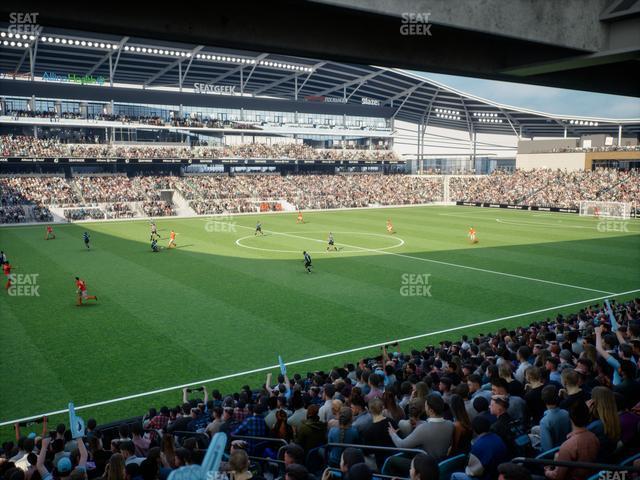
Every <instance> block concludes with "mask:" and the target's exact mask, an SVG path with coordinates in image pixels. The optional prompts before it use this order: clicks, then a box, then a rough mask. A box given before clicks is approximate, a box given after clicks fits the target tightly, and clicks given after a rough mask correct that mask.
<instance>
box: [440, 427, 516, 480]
mask: <svg viewBox="0 0 640 480" xmlns="http://www.w3.org/2000/svg"><path fill="white" fill-rule="evenodd" d="M472 425H473V433H474V434H475V435H476V440H475V442H474V443H473V445H472V447H471V453H470V454H469V461H468V463H467V466H466V467H465V471H464V473H454V474H453V475H452V476H451V480H469V479H482V480H490V479H493V478H495V477H496V473H497V468H498V465H500V463H502V462H504V461H505V460H507V458H508V457H507V454H508V449H507V446H506V445H505V443H504V441H503V440H502V438H501V437H500V436H499V435H497V434H495V433H493V432H491V430H490V429H491V424H490V423H489V420H487V419H486V418H484V417H481V416H478V417H476V418H474V419H473V422H472Z"/></svg>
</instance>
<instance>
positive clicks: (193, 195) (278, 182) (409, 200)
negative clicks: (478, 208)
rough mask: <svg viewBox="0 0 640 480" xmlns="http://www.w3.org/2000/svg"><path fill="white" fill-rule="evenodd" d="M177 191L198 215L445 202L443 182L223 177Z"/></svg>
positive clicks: (194, 181)
mask: <svg viewBox="0 0 640 480" xmlns="http://www.w3.org/2000/svg"><path fill="white" fill-rule="evenodd" d="M176 187H177V188H178V190H180V192H181V193H182V195H183V196H184V197H185V198H186V199H189V200H195V201H194V202H191V206H192V207H193V208H194V209H195V210H196V211H203V210H218V209H220V208H221V207H222V206H223V205H225V206H226V207H227V208H228V210H227V211H230V212H234V211H243V209H244V208H246V207H248V205H247V204H246V203H247V200H249V199H253V200H254V201H260V200H278V199H283V200H285V201H286V202H288V203H290V204H292V205H294V206H296V207H297V208H298V209H301V210H308V209H321V208H354V207H367V206H371V205H414V204H419V203H429V202H434V201H440V200H442V195H443V192H442V181H441V180H439V179H433V178H429V177H414V176H408V175H406V176H405V175H288V176H281V175H244V176H234V177H228V176H222V175H217V176H198V177H185V179H184V181H183V182H181V183H178V184H176ZM236 202H241V203H242V205H237V206H236V205H235V203H236ZM254 211H255V207H254ZM206 213H211V212H209V211H207V212H206Z"/></svg>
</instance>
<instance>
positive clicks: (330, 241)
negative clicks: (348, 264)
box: [327, 232, 338, 252]
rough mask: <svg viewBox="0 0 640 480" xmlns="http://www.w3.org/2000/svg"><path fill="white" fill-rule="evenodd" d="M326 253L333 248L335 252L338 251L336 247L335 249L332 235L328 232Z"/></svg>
mask: <svg viewBox="0 0 640 480" xmlns="http://www.w3.org/2000/svg"><path fill="white" fill-rule="evenodd" d="M327 243H328V245H327V252H328V251H329V249H330V248H333V250H335V251H336V252H337V251H338V247H336V245H335V242H334V240H333V233H331V232H329V238H328V239H327Z"/></svg>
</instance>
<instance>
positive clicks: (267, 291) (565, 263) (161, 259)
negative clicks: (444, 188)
mask: <svg viewBox="0 0 640 480" xmlns="http://www.w3.org/2000/svg"><path fill="white" fill-rule="evenodd" d="M456 211H458V209H451V208H432V207H429V208H404V209H380V210H364V211H342V212H316V213H312V214H307V213H305V219H308V222H309V223H307V224H306V225H296V224H295V216H294V215H293V214H287V215H268V216H267V215H264V216H263V215H261V216H259V217H258V218H260V219H261V220H262V222H263V225H264V228H265V229H267V230H268V229H273V230H276V231H284V232H287V231H289V232H291V231H294V232H295V231H300V235H301V236H305V237H306V236H308V237H309V238H312V239H313V240H321V241H320V242H315V241H313V242H310V243H312V244H317V245H316V246H315V247H314V248H318V247H319V248H321V249H324V248H325V246H326V243H325V241H326V234H328V232H329V231H334V232H339V231H344V232H350V231H362V232H366V233H375V234H378V233H382V234H384V233H385V231H384V225H385V221H386V218H387V217H391V218H392V220H393V222H394V225H395V226H396V230H398V236H400V237H401V238H402V239H403V240H405V242H406V244H405V245H404V246H402V247H400V248H398V249H394V250H392V251H393V252H400V253H404V252H406V253H408V254H410V255H416V256H418V255H424V256H425V257H429V258H438V257H442V258H445V259H446V260H445V261H451V262H452V263H461V264H470V265H474V264H475V265H485V262H486V264H488V265H489V266H488V267H487V268H489V269H492V270H504V271H509V272H511V271H513V272H515V273H516V274H521V275H527V276H529V275H532V274H531V271H533V270H535V272H536V274H538V273H539V275H540V277H541V278H551V279H553V280H558V281H562V282H566V283H573V282H576V281H577V280H581V279H583V278H585V279H587V278H588V281H589V284H588V285H587V286H589V287H594V284H595V283H597V282H598V285H599V286H600V285H604V284H607V285H606V287H607V288H605V289H606V290H611V291H622V290H623V288H614V287H615V285H624V286H626V285H629V288H626V289H631V288H632V287H634V286H637V283H639V282H638V272H637V270H634V269H633V262H632V261H633V259H637V258H638V253H637V252H638V250H639V248H638V247H639V246H640V242H639V241H638V239H639V237H638V235H616V234H608V235H603V234H601V233H599V232H597V231H595V230H594V231H592V230H587V229H573V230H571V229H565V230H566V231H564V232H559V233H557V234H554V235H557V238H556V237H554V241H553V242H549V241H548V240H549V239H548V238H542V237H543V236H542V235H540V232H539V231H540V230H541V229H539V228H538V230H535V231H534V229H533V228H531V229H530V230H531V232H530V235H527V234H526V231H527V228H526V227H525V228H524V229H523V231H522V234H518V235H517V237H516V238H515V239H513V238H510V235H511V233H510V232H511V231H512V230H513V228H512V226H508V225H505V224H500V223H497V222H495V216H494V218H493V219H492V220H491V222H492V223H489V222H487V225H486V226H483V227H482V229H480V227H477V228H478V230H479V234H480V239H481V243H480V244H478V245H475V246H473V247H471V246H469V245H468V243H467V241H466V230H467V228H468V225H469V224H470V222H469V221H468V220H466V219H465V220H463V221H458V220H456V219H455V218H452V220H453V221H448V220H447V221H442V219H445V218H449V217H443V216H439V215H438V214H439V213H443V212H456ZM464 211H465V213H467V212H468V211H469V210H467V209H464ZM475 211H477V212H478V217H481V216H482V215H485V216H486V214H484V213H483V214H481V213H480V212H482V210H479V209H478V210H475ZM491 213H492V215H493V214H494V213H495V212H491ZM500 213H501V214H502V213H503V212H500ZM522 213H524V214H526V215H530V214H529V213H528V212H504V214H502V215H500V218H521V217H519V216H518V215H520V214H522ZM483 218H484V217H483ZM562 218H564V217H562ZM233 220H234V221H237V222H238V224H239V225H240V224H242V225H245V226H247V227H249V228H248V229H238V230H237V231H236V232H214V233H209V232H207V231H206V230H205V228H204V227H205V224H206V221H204V220H203V219H200V218H198V219H157V223H158V225H159V227H160V229H161V233H162V235H163V237H164V238H163V239H162V241H161V244H163V245H166V240H167V239H166V237H167V236H168V232H169V229H171V228H174V229H175V230H176V231H177V232H178V233H179V235H178V239H177V240H178V245H179V247H180V248H178V249H176V250H172V251H171V252H166V251H165V252H162V253H160V254H152V253H151V252H150V248H149V242H148V235H149V226H148V222H145V221H141V222H113V223H111V222H107V223H91V224H84V225H62V226H57V227H54V228H55V230H56V233H57V235H58V239H57V240H54V241H50V242H45V241H44V240H43V237H44V228H40V227H39V228H35V229H34V228H28V227H27V228H9V229H6V230H5V229H0V246H1V247H2V248H3V249H4V250H6V251H7V253H8V255H9V258H10V259H11V260H12V261H13V262H14V264H16V265H17V266H19V268H25V269H26V270H29V271H38V272H41V283H42V285H41V288H44V289H45V290H46V295H44V296H43V297H40V300H35V299H32V298H15V297H12V298H9V297H7V296H6V295H5V296H2V298H0V308H1V309H2V310H3V311H10V313H11V314H12V315H13V317H14V318H13V320H12V321H13V322H15V323H17V324H19V325H20V326H21V327H22V328H15V329H13V330H14V331H15V332H17V333H15V335H12V336H11V338H10V339H9V338H7V337H6V336H5V338H4V339H3V345H8V348H9V350H10V351H9V352H8V355H5V356H3V360H2V365H1V366H2V369H1V370H2V371H3V372H5V373H4V374H3V373H0V381H2V382H3V384H11V385H13V384H14V383H15V382H14V377H13V376H12V375H11V373H14V372H15V371H16V370H17V369H18V368H19V366H20V365H21V363H20V360H19V359H20V358H21V354H22V353H23V350H21V348H20V345H27V344H28V343H29V342H32V347H28V348H27V352H33V349H35V350H39V351H41V357H42V358H43V359H44V360H46V361H48V362H55V365H54V368H55V370H54V371H52V372H46V371H43V370H42V369H39V368H37V367H35V365H37V362H34V361H32V360H31V359H30V360H29V361H28V362H25V364H26V365H34V367H33V368H32V370H33V371H34V376H32V375H30V378H29V381H28V382H27V384H24V385H22V384H21V385H17V387H16V388H15V389H12V390H15V391H10V392H9V394H8V395H5V394H4V392H3V395H2V399H0V411H2V412H3V417H4V416H5V415H8V414H5V413H4V412H11V411H15V412H19V413H16V415H14V416H13V418H15V417H16V416H20V413H24V410H27V409H28V407H30V406H32V405H33V404H34V403H37V404H45V403H46V402H49V403H46V405H51V404H52V402H55V404H56V405H62V406H64V404H65V403H66V402H67V401H68V400H70V398H66V397H68V396H73V397H77V396H79V395H89V394H90V395H91V399H95V398H98V399H102V398H112V397H113V396H115V394H114V392H116V391H117V392H123V393H124V394H129V393H132V392H138V391H142V390H152V389H155V388H158V387H161V386H164V385H166V384H167V383H169V384H179V383H183V382H187V381H190V380H193V379H197V378H209V377H212V376H215V375H217V374H221V373H228V372H230V371H243V370H248V369H250V368H251V367H262V366H264V365H269V364H272V363H273V362H274V360H273V359H274V358H275V357H274V356H275V355H277V353H282V354H283V355H284V356H285V358H286V359H295V358H307V357H309V356H315V355H320V354H323V353H326V352H330V351H336V350H344V349H348V348H350V347H353V346H357V345H363V344H371V343H375V342H377V341H382V340H384V339H385V338H394V337H403V336H408V335H412V334H416V333H422V332H425V331H436V330H440V329H442V328H445V327H446V326H447V325H451V324H452V323H455V324H462V323H471V322H475V321H478V320H479V319H483V318H496V317H501V316H505V315H510V314H513V313H515V312H519V311H529V310H535V309H537V308H540V307H541V306H542V307H545V306H549V305H553V304H563V303H567V302H570V301H579V300H582V299H584V298H585V295H586V297H587V298H589V297H590V296H592V295H591V294H589V292H581V291H579V290H575V291H573V290H572V289H568V288H564V287H562V288H560V287H554V286H552V285H547V284H542V283H537V282H536V283H535V284H533V283H531V284H529V285H526V283H529V282H524V281H520V280H516V279H510V278H508V277H502V276H498V275H494V276H493V278H490V276H489V275H485V274H481V273H480V272H477V273H476V272H474V271H471V270H463V269H457V268H451V267H447V266H444V265H439V264H433V263H430V264H427V263H426V262H420V261H416V260H415V259H410V258H406V257H398V256H395V255H384V254H381V253H376V252H360V253H357V254H354V253H348V252H339V253H338V254H337V255H334V254H326V255H325V254H322V255H318V254H316V255H314V265H315V266H316V272H315V273H314V274H313V275H306V274H305V273H304V271H303V269H302V262H301V253H300V254H271V253H267V252H259V251H249V250H247V249H242V248H240V247H238V246H236V245H235V240H236V239H237V238H239V237H240V236H244V235H247V234H250V233H252V229H253V227H254V226H255V220H256V216H237V217H235V218H234V219H233ZM474 223H476V222H474ZM485 229H486V230H485ZM83 230H89V231H90V233H91V234H92V240H93V243H94V246H95V251H92V252H85V251H83V249H84V246H83V244H82V239H81V234H82V231H83ZM307 231H308V232H311V231H313V232H317V231H320V232H324V231H326V233H309V234H306V233H305V232H307ZM536 232H538V233H536ZM278 237H280V236H279V235H273V236H269V237H265V238H263V239H256V242H260V241H262V240H265V242H264V243H265V244H266V243H267V242H268V243H269V244H270V245H282V247H283V248H286V249H290V247H288V246H287V239H286V238H278ZM362 239H363V240H362V246H363V247H365V248H371V246H375V245H378V243H375V242H373V241H371V242H370V244H367V241H366V240H365V239H366V237H362ZM336 241H337V243H338V244H340V235H339V234H336ZM296 242H297V243H296V248H298V246H299V242H298V241H296ZM510 242H514V243H513V244H511V243H510ZM521 242H522V243H521ZM524 242H528V243H524ZM608 247H609V248H608ZM627 248H628V249H629V251H628V252H626V251H625V250H626V249H627ZM634 252H635V253H634ZM427 265H428V268H425V266H427ZM475 265H474V266H475ZM592 266H593V269H594V272H589V269H590V268H591V267H592ZM480 268H484V267H482V266H481V267H480ZM17 271H18V270H16V273H17ZM403 273H431V274H432V282H433V287H432V292H433V293H434V297H433V298H423V297H402V296H401V295H400V292H399V290H400V286H401V285H400V282H401V275H402V274H403ZM75 274H79V275H80V276H83V277H84V278H86V279H87V281H88V284H89V290H90V291H92V290H94V291H95V292H96V293H98V295H99V296H100V302H99V307H87V308H86V309H85V308H83V309H78V308H75V307H74V306H73V304H74V301H75V296H74V290H75V287H74V285H73V276H75ZM608 282H616V283H615V285H614V283H612V285H613V286H611V285H609V284H608ZM594 288H598V286H595V287H594ZM103 297H104V298H103ZM495 328H497V326H493V327H492V328H491V329H490V330H495ZM43 332H45V337H44V338H43ZM5 335H6V333H5ZM420 343H422V344H424V342H417V343H416V345H417V346H419V345H420ZM3 353H4V352H3ZM27 354H28V353H27ZM30 356H31V357H33V353H31V355H30ZM351 360H354V358H351ZM114 362H115V363H114ZM331 363H333V362H331ZM84 364H86V367H84V366H83V365H84ZM78 365H80V367H78ZM318 366H319V367H322V368H325V369H326V368H328V365H327V363H326V362H325V363H324V364H318ZM305 368H306V367H305ZM79 370H82V371H79ZM251 378H255V377H251ZM167 379H175V381H168V380H167ZM36 381H37V382H39V384H38V383H36ZM7 382H8V383H7ZM242 383H244V380H237V382H236V383H233V382H230V383H229V384H230V385H232V384H233V385H238V384H242ZM89 385H90V388H88V386H89ZM143 387H144V388H143ZM35 391H38V392H42V391H46V392H47V393H46V395H43V396H40V398H38V396H36V395H35V394H34V392H35ZM78 392H79V393H78ZM83 392H84V393H83ZM61 397H65V398H61ZM160 398H165V399H169V398H172V397H171V396H169V395H167V396H164V397H160ZM25 399H26V400H25ZM73 400H75V401H76V402H80V401H79V400H78V399H77V398H73ZM176 401H177V400H176ZM40 402H42V403H40ZM147 405H148V403H147ZM49 409H50V408H43V410H49ZM29 410H30V412H31V413H32V412H33V410H31V409H29ZM101 411H104V412H110V413H108V415H113V414H115V412H124V411H125V408H124V406H122V407H116V406H114V407H113V408H105V409H104V410H101Z"/></svg>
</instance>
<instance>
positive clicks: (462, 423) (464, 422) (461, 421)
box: [449, 394, 473, 456]
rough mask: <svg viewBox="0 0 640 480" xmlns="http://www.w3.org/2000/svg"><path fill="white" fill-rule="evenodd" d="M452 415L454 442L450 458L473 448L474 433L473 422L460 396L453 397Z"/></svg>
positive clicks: (454, 395) (451, 402) (451, 403)
mask: <svg viewBox="0 0 640 480" xmlns="http://www.w3.org/2000/svg"><path fill="white" fill-rule="evenodd" d="M450 405H451V413H452V415H453V440H452V443H451V449H450V451H449V456H453V455H458V454H459V453H467V452H468V451H469V448H470V447H471V437H472V436H473V431H472V429H471V421H470V420H469V415H467V410H466V408H465V405H464V400H462V397H461V396H460V395H456V394H453V395H452V396H451V401H450Z"/></svg>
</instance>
